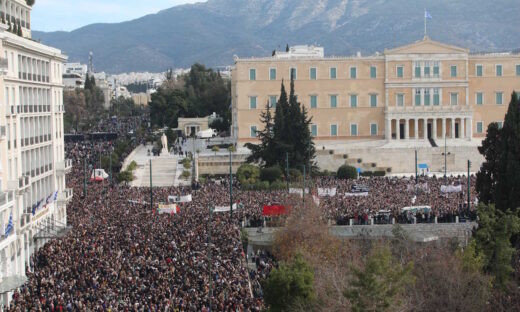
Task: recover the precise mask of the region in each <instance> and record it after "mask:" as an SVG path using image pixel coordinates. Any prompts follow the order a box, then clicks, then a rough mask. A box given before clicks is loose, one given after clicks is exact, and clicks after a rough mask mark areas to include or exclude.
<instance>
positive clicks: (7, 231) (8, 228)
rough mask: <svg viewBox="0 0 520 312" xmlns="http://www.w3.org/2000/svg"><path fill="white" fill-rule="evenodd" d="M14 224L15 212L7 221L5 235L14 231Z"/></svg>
mask: <svg viewBox="0 0 520 312" xmlns="http://www.w3.org/2000/svg"><path fill="white" fill-rule="evenodd" d="M13 229H14V224H13V213H12V212H11V215H10V216H9V222H8V223H7V227H6V228H5V236H9V234H11V233H12V232H13Z"/></svg>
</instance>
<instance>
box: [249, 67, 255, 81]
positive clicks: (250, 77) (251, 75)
mask: <svg viewBox="0 0 520 312" xmlns="http://www.w3.org/2000/svg"><path fill="white" fill-rule="evenodd" d="M249 80H256V69H254V68H251V69H249Z"/></svg>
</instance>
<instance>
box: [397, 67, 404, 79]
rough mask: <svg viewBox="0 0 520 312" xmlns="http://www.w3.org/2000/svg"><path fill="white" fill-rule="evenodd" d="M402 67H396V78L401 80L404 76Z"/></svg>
mask: <svg viewBox="0 0 520 312" xmlns="http://www.w3.org/2000/svg"><path fill="white" fill-rule="evenodd" d="M403 72H404V69H403V66H397V78H403V76H404V73H403Z"/></svg>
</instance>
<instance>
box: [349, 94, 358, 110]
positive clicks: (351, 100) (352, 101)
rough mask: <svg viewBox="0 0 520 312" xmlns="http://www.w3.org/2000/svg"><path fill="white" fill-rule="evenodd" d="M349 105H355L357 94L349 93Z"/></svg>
mask: <svg viewBox="0 0 520 312" xmlns="http://www.w3.org/2000/svg"><path fill="white" fill-rule="evenodd" d="M350 107H357V94H351V95H350Z"/></svg>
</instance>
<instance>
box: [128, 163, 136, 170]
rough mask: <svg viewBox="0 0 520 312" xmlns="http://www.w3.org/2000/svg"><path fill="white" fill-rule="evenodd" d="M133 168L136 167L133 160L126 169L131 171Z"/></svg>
mask: <svg viewBox="0 0 520 312" xmlns="http://www.w3.org/2000/svg"><path fill="white" fill-rule="evenodd" d="M135 169H137V163H136V162H135V161H132V162H131V163H130V164H129V165H128V169H127V170H128V171H130V172H132V171H134V170H135Z"/></svg>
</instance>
